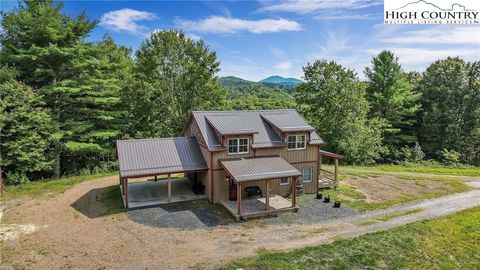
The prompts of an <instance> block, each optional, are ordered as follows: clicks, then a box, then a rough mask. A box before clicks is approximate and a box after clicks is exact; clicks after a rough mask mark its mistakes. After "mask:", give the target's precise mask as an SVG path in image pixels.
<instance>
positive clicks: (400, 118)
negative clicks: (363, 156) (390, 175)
mask: <svg viewBox="0 0 480 270" xmlns="http://www.w3.org/2000/svg"><path fill="white" fill-rule="evenodd" d="M365 75H366V77H367V82H368V86H367V95H366V97H367V100H368V101H369V102H370V105H371V109H370V112H369V114H370V117H378V118H380V119H383V120H385V123H386V125H385V126H384V127H383V136H384V138H383V143H384V144H385V145H386V146H387V147H388V148H389V149H391V151H396V150H399V149H400V148H401V147H403V146H405V145H408V144H411V143H413V142H415V141H417V138H416V137H415V134H413V133H412V132H408V131H411V129H410V128H411V126H413V125H414V124H415V122H416V112H417V111H418V109H419V108H420V105H419V104H418V103H417V101H418V100H419V98H420V96H421V94H420V93H416V92H415V91H413V87H412V85H411V84H410V83H409V77H408V76H407V74H405V73H404V72H403V71H402V67H401V65H400V64H399V63H398V58H397V57H395V55H394V54H393V53H392V52H390V51H382V52H380V54H378V56H376V57H374V58H373V59H372V67H366V68H365ZM413 76H414V75H413V74H412V77H411V78H412V79H414V77H413Z"/></svg>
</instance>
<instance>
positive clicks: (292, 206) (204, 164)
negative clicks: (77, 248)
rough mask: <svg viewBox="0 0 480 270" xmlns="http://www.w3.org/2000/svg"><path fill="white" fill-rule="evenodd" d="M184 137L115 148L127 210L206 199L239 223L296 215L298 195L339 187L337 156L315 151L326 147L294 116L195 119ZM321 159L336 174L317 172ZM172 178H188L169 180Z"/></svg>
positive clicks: (223, 114)
mask: <svg viewBox="0 0 480 270" xmlns="http://www.w3.org/2000/svg"><path fill="white" fill-rule="evenodd" d="M182 135H183V137H176V138H161V139H140V140H119V141H117V155H118V160H119V167H120V187H121V190H122V195H123V197H124V203H125V207H127V208H131V207H133V208H134V207H140V206H144V205H148V204H158V203H168V202H174V201H182V200H193V199H198V198H207V199H208V200H209V201H210V202H212V203H220V204H222V205H223V206H225V207H226V208H227V209H228V210H229V211H230V212H231V213H232V215H234V216H235V217H236V218H237V219H244V218H250V217H256V216H262V215H270V214H274V213H278V212H283V211H296V210H297V209H298V207H297V205H296V196H297V193H317V192H318V190H319V188H325V187H336V186H337V185H338V181H337V177H338V160H339V159H341V158H342V156H340V155H337V154H333V153H329V152H326V151H322V150H320V148H321V146H323V145H324V144H325V142H324V141H323V140H322V139H321V138H320V136H319V135H318V133H317V132H316V131H315V129H314V128H313V127H312V126H310V125H308V124H307V123H306V122H305V120H304V119H303V118H302V117H301V116H300V114H299V113H298V112H297V111H296V110H293V109H288V110H251V111H193V112H191V113H190V115H189V118H188V120H187V123H186V124H185V127H184V129H183V131H182ZM323 156H326V157H329V158H332V159H333V160H334V161H335V171H334V172H330V171H327V170H323V169H321V162H322V157H323ZM178 173H184V174H185V176H186V178H184V179H183V180H181V181H179V180H177V179H175V180H173V179H172V175H173V174H178ZM161 175H164V176H165V175H166V176H167V179H166V180H167V181H163V180H161V181H148V183H147V184H145V182H135V183H130V184H129V179H136V178H144V177H155V178H154V179H155V180H158V178H157V177H158V176H161ZM187 179H188V180H187ZM135 185H137V186H138V187H139V188H136V189H135V190H134V187H135ZM140 185H141V186H140ZM129 186H130V187H129ZM192 190H193V191H194V192H192ZM146 194H150V195H146ZM129 196H130V198H129ZM132 197H135V198H132ZM143 197H146V198H143ZM285 197H289V199H290V200H288V199H286V198H285ZM137 198H140V199H138V200H137Z"/></svg>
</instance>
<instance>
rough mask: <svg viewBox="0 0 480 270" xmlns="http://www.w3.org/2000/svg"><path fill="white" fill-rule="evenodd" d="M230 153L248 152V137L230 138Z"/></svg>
mask: <svg viewBox="0 0 480 270" xmlns="http://www.w3.org/2000/svg"><path fill="white" fill-rule="evenodd" d="M228 153H229V154H248V138H238V139H228Z"/></svg>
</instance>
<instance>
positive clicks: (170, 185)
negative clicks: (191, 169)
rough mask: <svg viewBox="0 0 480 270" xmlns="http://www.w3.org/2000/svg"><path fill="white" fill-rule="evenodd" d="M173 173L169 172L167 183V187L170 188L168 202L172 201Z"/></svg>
mask: <svg viewBox="0 0 480 270" xmlns="http://www.w3.org/2000/svg"><path fill="white" fill-rule="evenodd" d="M170 176H171V175H170V174H168V183H167V188H168V202H171V201H172V178H171V177H170Z"/></svg>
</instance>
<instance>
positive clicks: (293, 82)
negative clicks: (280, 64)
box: [260, 76, 302, 85]
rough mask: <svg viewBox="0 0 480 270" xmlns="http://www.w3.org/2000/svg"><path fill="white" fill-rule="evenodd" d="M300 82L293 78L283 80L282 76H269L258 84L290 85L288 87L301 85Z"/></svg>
mask: <svg viewBox="0 0 480 270" xmlns="http://www.w3.org/2000/svg"><path fill="white" fill-rule="evenodd" d="M301 82H302V81H301V80H299V79H295V78H284V77H282V76H270V77H268V78H265V79H263V80H261V81H260V83H264V84H265V83H268V84H270V83H273V84H287V85H288V84H290V85H296V84H299V83H301Z"/></svg>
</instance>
